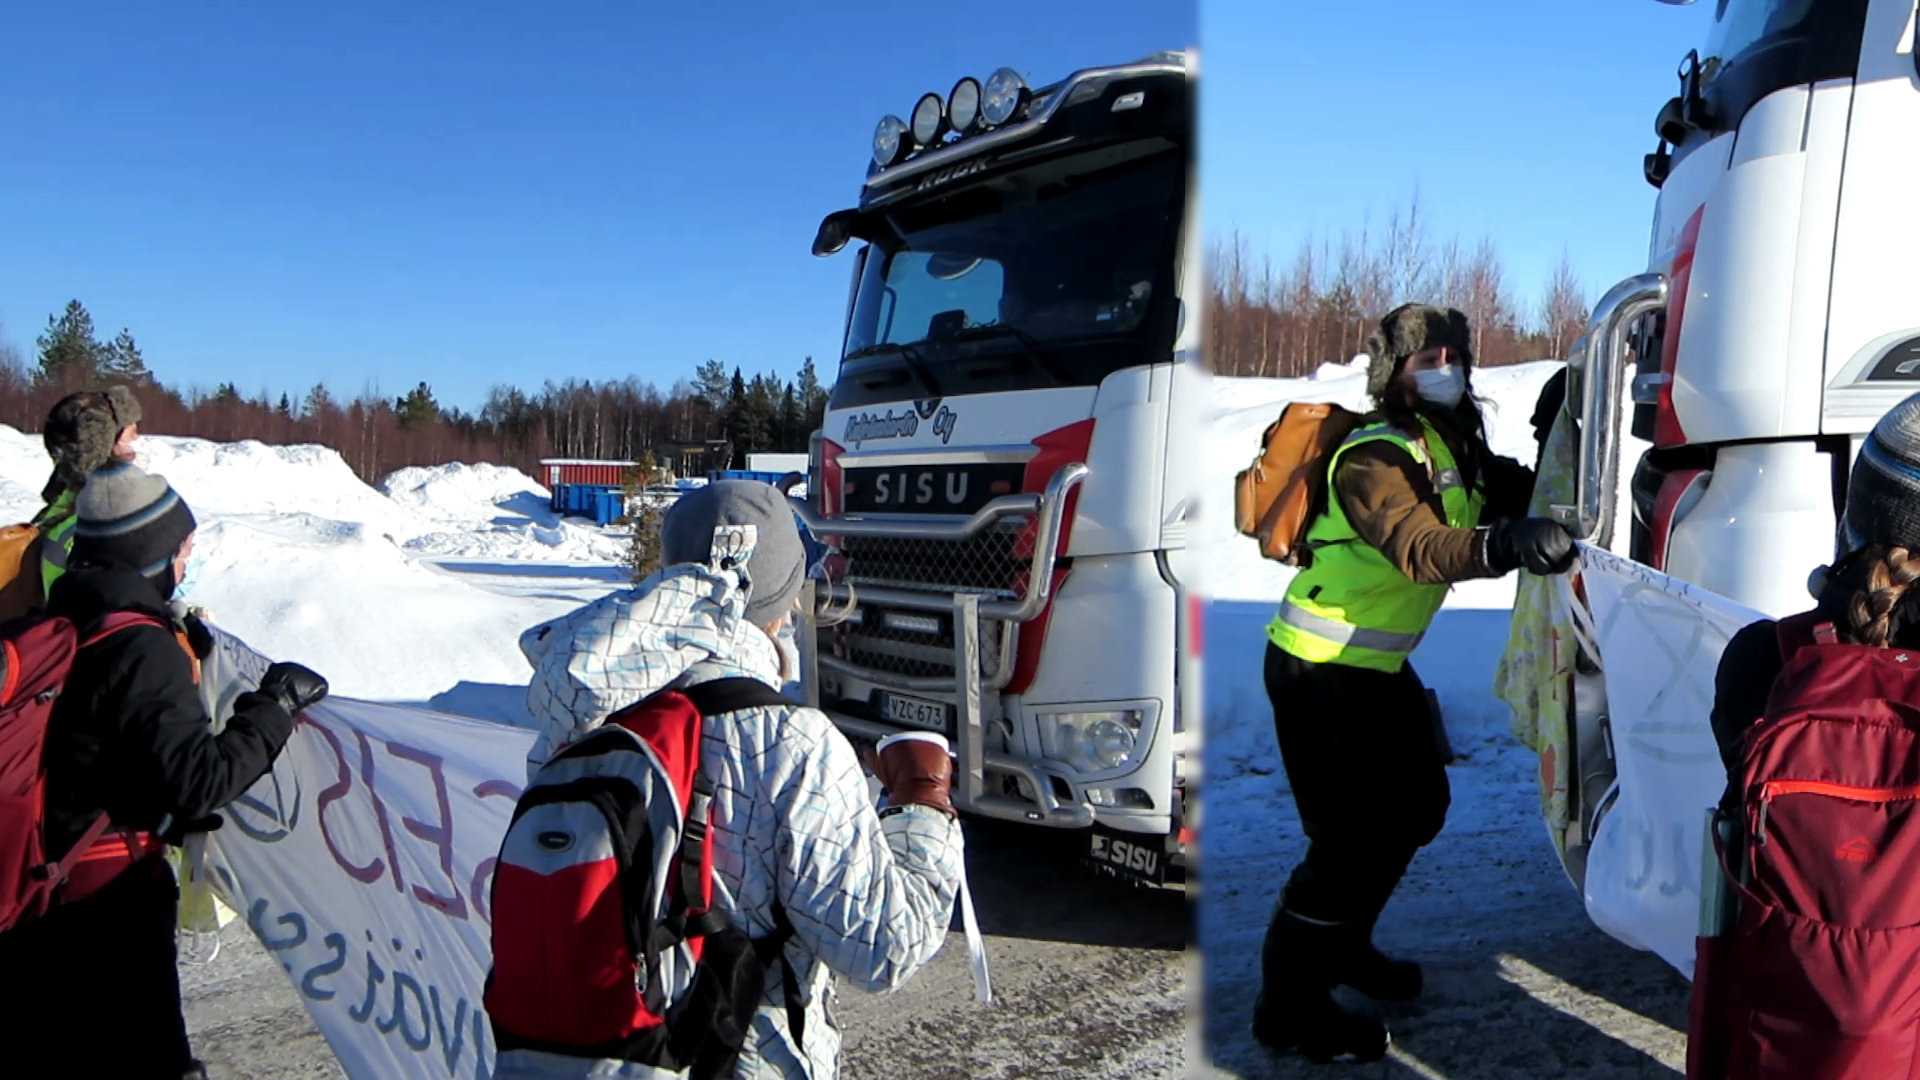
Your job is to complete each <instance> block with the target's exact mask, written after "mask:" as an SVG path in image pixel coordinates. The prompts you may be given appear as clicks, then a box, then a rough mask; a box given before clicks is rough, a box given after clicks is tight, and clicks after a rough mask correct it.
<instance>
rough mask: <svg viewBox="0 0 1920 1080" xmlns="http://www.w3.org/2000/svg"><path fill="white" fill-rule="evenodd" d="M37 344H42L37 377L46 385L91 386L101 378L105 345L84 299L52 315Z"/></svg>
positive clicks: (72, 301)
mask: <svg viewBox="0 0 1920 1080" xmlns="http://www.w3.org/2000/svg"><path fill="white" fill-rule="evenodd" d="M36 344H38V345H39V346H40V370H39V372H38V373H37V374H36V376H35V378H37V379H38V380H39V381H40V382H41V383H42V384H43V385H53V386H61V387H71V386H91V385H94V384H97V383H99V382H100V375H101V371H100V366H101V365H100V361H101V357H102V353H103V352H104V351H105V347H104V346H102V345H101V344H100V342H99V341H98V340H97V339H96V338H95V337H94V336H93V316H92V315H90V314H88V313H87V309H86V307H85V305H83V304H81V303H80V301H78V300H69V301H67V308H66V310H65V311H64V312H62V313H61V314H59V315H49V316H48V317H47V332H46V333H44V334H41V335H40V338H39V340H38V341H37V342H36Z"/></svg>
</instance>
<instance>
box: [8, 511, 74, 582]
mask: <svg viewBox="0 0 1920 1080" xmlns="http://www.w3.org/2000/svg"><path fill="white" fill-rule="evenodd" d="M78 498H79V497H78V496H77V495H75V494H74V493H73V492H71V491H69V492H67V493H65V494H63V495H61V496H60V497H59V498H57V499H55V500H54V501H53V502H51V503H49V504H48V505H47V508H46V509H45V510H42V511H40V514H39V516H38V517H36V518H34V519H33V523H34V524H35V525H36V526H38V527H39V529H40V542H39V544H38V545H37V546H38V548H39V549H40V595H41V596H42V597H46V596H51V595H53V583H54V582H55V581H58V580H59V579H60V575H62V574H64V573H66V572H67V555H68V553H69V552H71V551H72V550H73V527H74V526H75V525H78V524H79V523H80V513H79V511H78V510H76V509H75V508H74V503H75V502H76V501H77V500H78ZM25 570H26V568H25V567H21V571H22V572H23V573H24V572H25Z"/></svg>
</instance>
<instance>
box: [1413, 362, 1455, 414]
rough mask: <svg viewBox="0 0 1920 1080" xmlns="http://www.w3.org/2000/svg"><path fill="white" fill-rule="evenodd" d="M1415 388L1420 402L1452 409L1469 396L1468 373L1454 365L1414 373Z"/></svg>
mask: <svg viewBox="0 0 1920 1080" xmlns="http://www.w3.org/2000/svg"><path fill="white" fill-rule="evenodd" d="M1413 387H1414V393H1416V394H1419V395H1420V400H1422V401H1431V402H1432V403H1434V404H1435V405H1438V406H1440V407H1441V408H1445V409H1451V408H1453V407H1454V406H1455V405H1458V404H1460V399H1461V398H1463V397H1466V396H1467V372H1466V369H1465V368H1460V367H1455V366H1454V365H1452V364H1448V365H1447V366H1445V367H1437V368H1428V369H1427V370H1425V371H1416V372H1414V373H1413Z"/></svg>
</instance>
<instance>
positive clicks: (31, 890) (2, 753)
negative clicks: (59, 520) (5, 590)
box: [0, 611, 166, 931]
mask: <svg viewBox="0 0 1920 1080" xmlns="http://www.w3.org/2000/svg"><path fill="white" fill-rule="evenodd" d="M134 626H158V627H162V628H165V626H166V624H165V623H163V622H161V621H160V620H159V619H156V618H153V617H152V616H149V615H141V614H138V613H136V612H130V611H125V612H115V613H114V614H111V615H108V616H106V617H105V618H103V619H101V620H100V621H99V623H97V624H96V625H95V626H94V628H93V633H92V634H91V635H89V636H88V637H87V638H86V640H84V641H82V640H80V635H79V631H78V630H77V629H76V628H75V627H74V624H73V623H72V622H70V621H68V620H67V619H64V618H60V617H57V616H43V617H38V618H27V619H15V620H13V621H11V622H7V623H5V624H0V931H6V930H10V929H12V928H13V927H14V926H15V925H17V924H19V923H20V922H22V921H24V920H27V919H31V918H34V917H36V916H39V915H42V914H44V913H45V912H46V910H47V908H48V907H49V906H50V905H51V904H52V902H53V899H54V891H55V890H56V889H58V888H59V887H60V885H61V883H62V882H64V881H66V879H67V875H68V874H70V873H71V872H72V871H73V868H74V867H75V866H77V865H78V864H79V863H80V860H81V858H82V857H83V856H85V855H86V853H87V849H88V848H90V847H92V846H93V843H94V841H95V840H98V839H99V838H100V834H101V833H103V832H105V831H106V828H107V815H105V814H101V815H100V816H99V817H98V818H96V819H95V820H94V822H93V824H91V825H90V826H88V828H87V831H86V833H85V834H84V835H82V836H81V838H80V840H79V842H78V843H76V844H74V845H73V849H72V850H71V851H69V852H68V853H67V855H66V857H65V858H63V859H60V860H58V861H49V860H48V859H47V847H46V834H45V811H46V785H47V770H46V764H45V762H44V760H43V756H44V751H45V749H46V744H47V723H48V721H50V720H51V719H52V718H53V703H54V699H55V698H57V697H58V696H59V695H60V690H61V688H62V687H63V686H64V685H65V684H66V680H67V674H68V672H70V671H71V670H72V669H73V658H74V656H75V655H76V654H77V653H78V652H79V651H80V650H81V649H83V648H86V647H87V646H89V645H93V644H94V643H96V642H98V641H100V640H102V639H104V638H106V637H107V636H109V635H111V634H116V633H119V632H120V631H122V630H125V629H128V628H130V627H134Z"/></svg>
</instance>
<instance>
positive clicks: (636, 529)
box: [621, 450, 667, 582]
mask: <svg viewBox="0 0 1920 1080" xmlns="http://www.w3.org/2000/svg"><path fill="white" fill-rule="evenodd" d="M659 472H660V465H659V462H658V461H657V460H656V459H655V458H654V456H653V451H651V450H648V451H646V452H644V453H642V454H641V455H640V460H639V461H638V462H637V463H636V464H635V466H634V467H633V468H632V469H629V470H628V471H627V477H626V483H625V484H623V485H621V494H622V496H623V497H624V498H625V500H626V507H627V513H626V516H625V518H624V519H623V520H624V521H625V522H626V525H627V570H628V572H630V573H631V574H632V575H633V580H634V581H636V582H638V581H644V580H646V579H647V578H648V577H649V576H651V575H652V574H653V572H654V571H656V570H658V569H660V560H661V554H660V523H661V522H663V521H665V520H666V516H667V510H666V507H664V506H662V505H660V503H659V502H658V500H656V499H654V498H653V497H652V496H650V495H648V494H647V490H646V489H647V485H649V484H651V483H653V482H654V479H655V477H657V476H658V475H659Z"/></svg>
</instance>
